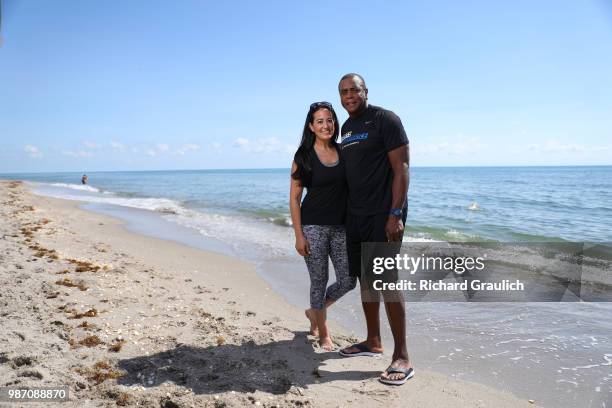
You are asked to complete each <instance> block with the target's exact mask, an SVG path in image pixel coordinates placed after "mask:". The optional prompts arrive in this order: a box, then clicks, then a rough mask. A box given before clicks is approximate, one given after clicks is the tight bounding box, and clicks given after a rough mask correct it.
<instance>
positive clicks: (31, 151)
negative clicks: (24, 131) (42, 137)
mask: <svg viewBox="0 0 612 408" xmlns="http://www.w3.org/2000/svg"><path fill="white" fill-rule="evenodd" d="M23 150H24V151H25V152H26V153H27V154H28V156H30V157H31V158H32V159H40V158H41V157H42V156H43V154H42V152H41V151H40V150H39V149H38V147H36V146H32V145H25V146H24V147H23Z"/></svg>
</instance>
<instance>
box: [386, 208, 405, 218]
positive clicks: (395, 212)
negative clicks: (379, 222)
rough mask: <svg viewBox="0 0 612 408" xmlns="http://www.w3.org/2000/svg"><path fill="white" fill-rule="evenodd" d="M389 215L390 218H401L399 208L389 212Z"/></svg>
mask: <svg viewBox="0 0 612 408" xmlns="http://www.w3.org/2000/svg"><path fill="white" fill-rule="evenodd" d="M389 215H392V216H394V217H397V218H402V209H401V208H392V209H391V211H389Z"/></svg>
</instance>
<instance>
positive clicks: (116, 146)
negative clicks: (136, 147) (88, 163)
mask: <svg viewBox="0 0 612 408" xmlns="http://www.w3.org/2000/svg"><path fill="white" fill-rule="evenodd" d="M110 146H111V149H113V151H115V152H119V153H123V152H125V150H126V147H125V145H124V144H123V143H119V142H116V141H114V140H112V141H111V142H110Z"/></svg>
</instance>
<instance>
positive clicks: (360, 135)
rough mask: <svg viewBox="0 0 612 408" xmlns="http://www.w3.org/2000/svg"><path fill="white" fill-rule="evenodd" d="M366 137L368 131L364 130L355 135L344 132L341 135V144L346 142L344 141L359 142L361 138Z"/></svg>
mask: <svg viewBox="0 0 612 408" xmlns="http://www.w3.org/2000/svg"><path fill="white" fill-rule="evenodd" d="M367 138H368V132H364V133H357V134H356V135H354V134H353V132H352V131H351V132H346V133H345V134H343V135H342V139H341V140H342V141H341V143H342V144H346V143H353V142H359V141H362V140H366V139H367Z"/></svg>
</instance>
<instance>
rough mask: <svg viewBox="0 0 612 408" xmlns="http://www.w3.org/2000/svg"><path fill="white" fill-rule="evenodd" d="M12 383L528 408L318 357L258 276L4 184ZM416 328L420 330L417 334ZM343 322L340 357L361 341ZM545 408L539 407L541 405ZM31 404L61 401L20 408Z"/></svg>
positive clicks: (478, 388) (0, 313) (3, 348)
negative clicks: (386, 377) (389, 382)
mask: <svg viewBox="0 0 612 408" xmlns="http://www.w3.org/2000/svg"><path fill="white" fill-rule="evenodd" d="M0 226H1V228H0V231H1V233H2V240H1V241H0V285H1V289H0V327H1V329H0V386H14V387H15V386H19V387H27V386H64V385H67V386H68V387H69V389H70V393H71V394H70V401H69V402H64V403H61V405H60V404H53V405H54V406H62V407H90V406H92V407H94V406H95V407H106V406H108V407H112V406H117V405H119V406H136V405H138V406H151V407H243V406H262V407H272V406H277V407H294V406H298V407H304V406H306V407H347V406H363V407H400V406H402V407H405V406H412V407H455V408H458V407H491V406H493V407H520V406H529V407H532V406H534V405H533V404H531V403H529V402H528V401H526V400H522V399H517V398H516V397H514V396H512V395H510V394H506V393H503V392H500V391H497V390H494V389H491V388H488V387H486V386H483V385H478V384H473V383H468V382H463V381H459V380H454V379H450V378H448V377H445V376H443V375H440V374H436V373H432V372H427V371H424V370H419V367H415V369H416V375H415V377H414V378H413V379H412V380H410V381H409V382H407V383H406V384H405V385H404V386H401V387H391V386H386V385H383V384H380V383H379V382H378V381H377V376H378V375H379V373H380V371H381V370H383V369H384V368H385V367H386V366H387V365H388V363H389V361H390V356H388V355H385V356H384V357H383V358H368V357H355V358H349V359H346V358H341V357H340V356H339V355H338V354H337V353H329V352H323V351H322V350H320V349H317V347H316V345H315V342H314V340H315V339H314V338H312V337H310V336H307V332H306V330H307V328H308V325H307V321H306V319H305V318H304V314H303V311H302V310H298V309H297V308H295V307H292V306H291V305H288V304H287V303H286V302H285V301H284V300H283V299H282V298H281V297H280V296H279V295H278V294H275V293H274V292H272V291H271V290H270V289H269V288H268V287H267V286H266V284H265V283H264V282H263V280H261V279H260V278H259V277H258V276H257V275H256V273H255V270H254V267H253V265H250V264H248V263H244V262H241V261H238V260H236V259H233V258H230V257H227V256H223V255H218V254H215V253H208V252H204V251H201V250H197V249H193V248H190V247H186V246H183V245H179V244H176V243H173V242H168V241H164V240H159V239H155V238H150V237H145V236H141V235H137V234H133V233H130V232H128V231H126V230H125V229H124V228H123V227H122V225H121V222H120V221H118V220H116V219H113V218H110V217H107V216H102V215H99V214H95V213H90V212H87V211H84V210H81V209H79V208H78V203H76V202H71V201H64V200H57V199H52V198H46V197H39V196H36V195H33V194H31V193H29V192H28V191H27V190H26V189H25V187H24V185H23V184H21V183H19V182H7V181H0ZM409 329H410V328H409ZM343 333H344V332H343V330H342V328H341V327H339V326H337V325H333V324H332V334H334V335H335V341H336V342H337V343H338V345H339V346H341V345H342V346H344V345H348V344H349V343H350V342H351V341H353V340H355V339H350V338H348V337H347V336H346V335H345V334H343ZM536 403H537V402H536ZM18 405H24V406H28V407H35V406H48V405H49V404H35V403H27V404H8V403H0V406H18Z"/></svg>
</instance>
